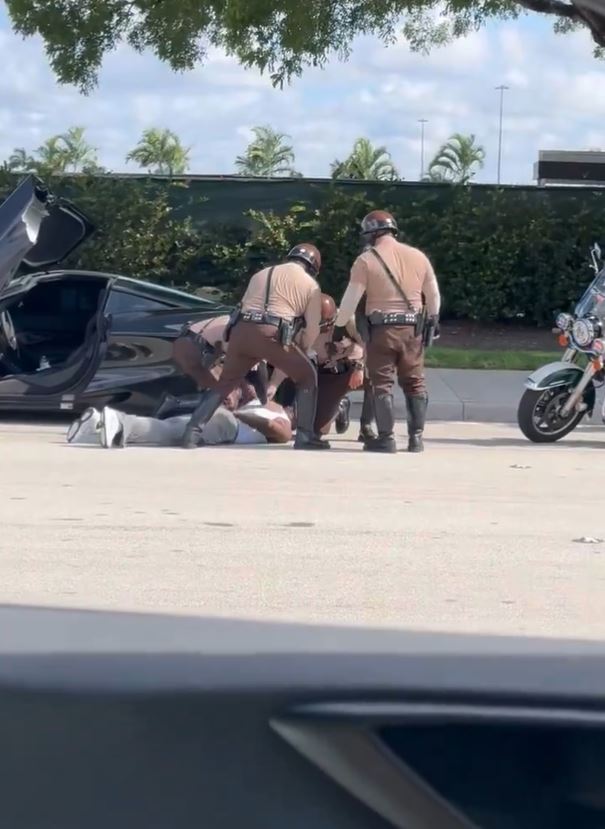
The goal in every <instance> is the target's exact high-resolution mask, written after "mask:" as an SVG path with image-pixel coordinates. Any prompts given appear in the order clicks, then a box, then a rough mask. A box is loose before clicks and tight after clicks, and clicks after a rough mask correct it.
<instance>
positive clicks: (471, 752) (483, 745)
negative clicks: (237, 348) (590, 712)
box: [380, 723, 605, 829]
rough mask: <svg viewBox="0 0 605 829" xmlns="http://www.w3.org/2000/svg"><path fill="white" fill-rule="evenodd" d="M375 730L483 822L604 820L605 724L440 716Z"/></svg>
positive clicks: (590, 826)
mask: <svg viewBox="0 0 605 829" xmlns="http://www.w3.org/2000/svg"><path fill="white" fill-rule="evenodd" d="M380 736H381V737H382V739H383V740H384V742H385V743H386V745H387V746H388V748H389V749H390V750H391V751H393V752H394V753H395V754H396V756H397V757H399V758H401V759H402V760H403V761H404V762H405V763H407V764H408V765H409V766H410V767H411V768H412V769H413V770H414V771H415V772H416V774H418V775H420V777H423V778H424V779H425V780H426V781H427V782H428V783H429V784H430V785H431V786H432V787H433V788H434V789H435V790H436V791H437V792H439V794H440V795H442V796H443V797H445V798H446V800H448V801H449V802H450V803H451V804H452V805H453V806H456V807H457V808H458V809H459V810H460V811H461V812H462V813H463V814H465V815H467V816H468V817H469V818H471V820H472V821H473V822H474V823H475V825H477V826H479V827H481V829H572V827H573V829H602V827H603V826H605V767H604V763H603V758H604V757H605V729H600V728H597V729H593V730H591V729H588V728H583V727H581V726H566V727H556V726H546V725H543V724H541V725H531V726H529V725H520V724H512V723H511V724H508V725H502V724H498V725H496V724H494V725H491V724H485V725H471V724H466V725H447V724H440V725H438V726H424V727H423V726H416V727H414V726H394V727H389V728H385V729H383V730H382V731H381V735H380Z"/></svg>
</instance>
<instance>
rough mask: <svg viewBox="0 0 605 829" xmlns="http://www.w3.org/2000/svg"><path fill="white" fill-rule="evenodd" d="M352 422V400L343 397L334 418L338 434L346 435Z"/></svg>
mask: <svg viewBox="0 0 605 829" xmlns="http://www.w3.org/2000/svg"><path fill="white" fill-rule="evenodd" d="M350 424H351V401H350V400H349V398H348V397H346V396H345V397H343V398H342V400H341V401H340V403H339V404H338V412H337V414H336V417H335V418H334V427H335V429H336V434H337V435H344V433H345V432H346V431H347V429H348V428H349V426H350Z"/></svg>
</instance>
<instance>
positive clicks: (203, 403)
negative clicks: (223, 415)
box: [182, 391, 222, 449]
mask: <svg viewBox="0 0 605 829" xmlns="http://www.w3.org/2000/svg"><path fill="white" fill-rule="evenodd" d="M221 400H222V398H221V395H220V394H218V393H217V392H215V391H205V392H203V393H202V397H201V400H200V402H199V404H198V406H197V408H196V410H195V411H194V412H193V414H192V415H191V420H190V421H189V423H188V424H187V428H186V429H185V434H184V435H183V443H182V446H183V449H197V447H198V446H202V445H203V443H204V441H203V439H202V429H203V427H204V426H205V425H206V423H208V421H209V420H210V418H211V417H212V415H213V414H214V413H215V411H216V410H217V409H218V407H219V406H220V405H221Z"/></svg>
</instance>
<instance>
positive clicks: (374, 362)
mask: <svg viewBox="0 0 605 829" xmlns="http://www.w3.org/2000/svg"><path fill="white" fill-rule="evenodd" d="M361 231H362V236H363V239H364V241H366V242H367V243H368V244H369V245H370V247H369V248H368V249H367V250H365V251H364V252H363V253H362V254H361V255H360V256H358V257H357V259H356V260H355V262H354V264H353V268H352V269H351V277H350V280H349V284H348V286H347V289H346V291H345V293H344V296H343V299H342V302H341V304H340V310H339V312H338V316H337V318H336V327H337V328H336V333H335V339H338V337H339V336H342V326H344V325H346V324H347V322H349V320H350V319H351V317H352V316H353V315H354V314H355V309H356V308H357V305H358V304H359V301H360V300H361V297H362V296H363V294H364V292H365V294H366V314H367V318H368V322H369V324H370V341H369V343H368V346H367V367H368V374H369V379H370V382H371V384H372V387H373V389H374V407H375V414H376V425H377V427H378V437H377V438H376V439H375V440H369V441H367V442H366V444H365V449H366V450H368V451H370V452H396V451H397V446H396V444H395V436H394V429H395V414H394V409H393V393H392V392H393V382H394V374H395V372H397V380H398V382H399V385H400V386H401V388H402V389H403V392H404V394H405V398H406V404H407V411H408V438H409V441H408V451H409V452H422V451H423V450H424V445H423V442H422V435H423V432H424V424H425V419H426V410H427V404H428V396H427V389H426V382H425V378H424V344H423V337H424V331H425V330H426V327H425V326H424V325H423V321H424V320H426V321H427V322H428V325H429V326H430V327H432V329H433V330H437V328H438V320H439V309H440V304H441V299H440V294H439V286H438V284H437V279H436V277H435V273H434V271H433V267H432V265H431V263H430V262H429V260H428V258H427V257H426V256H425V254H424V253H422V252H421V251H419V250H417V249H416V248H413V247H410V246H409V245H404V244H402V243H400V242H398V241H397V239H396V236H397V233H398V228H397V223H396V221H395V219H394V217H393V216H392V215H391V214H390V213H387V212H386V211H385V210H374V211H372V212H371V213H368V215H367V216H366V217H365V218H364V220H363V222H362V224H361ZM423 299H424V303H425V304H426V309H425V311H426V315H427V316H426V317H425V316H424V312H423Z"/></svg>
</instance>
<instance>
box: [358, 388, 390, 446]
mask: <svg viewBox="0 0 605 829" xmlns="http://www.w3.org/2000/svg"><path fill="white" fill-rule="evenodd" d="M374 410H375V412H376V425H377V426H378V437H377V438H374V440H369V441H368V442H367V443H366V444H365V446H364V449H365V450H366V452H389V453H392V452H396V451H397V444H396V443H395V434H394V432H395V410H394V408H393V395H392V394H375V395H374Z"/></svg>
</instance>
